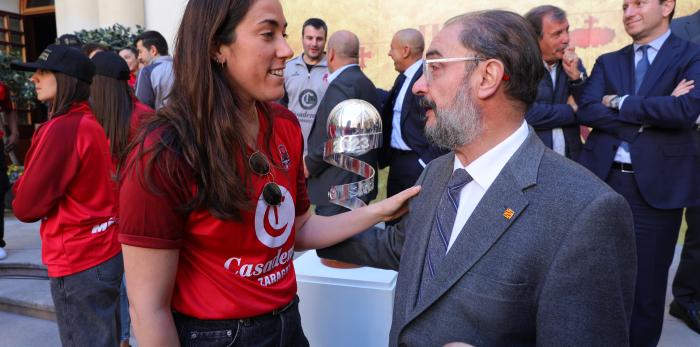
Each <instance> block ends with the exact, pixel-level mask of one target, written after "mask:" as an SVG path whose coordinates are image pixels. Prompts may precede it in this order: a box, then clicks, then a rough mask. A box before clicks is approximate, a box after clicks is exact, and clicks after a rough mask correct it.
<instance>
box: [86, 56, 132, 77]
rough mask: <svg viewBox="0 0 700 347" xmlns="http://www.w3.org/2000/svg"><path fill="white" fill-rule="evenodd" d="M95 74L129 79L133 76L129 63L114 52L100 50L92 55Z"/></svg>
mask: <svg viewBox="0 0 700 347" xmlns="http://www.w3.org/2000/svg"><path fill="white" fill-rule="evenodd" d="M92 62H93V63H94V64H95V74H97V75H102V76H107V77H111V78H114V79H118V80H124V81H128V80H129V77H131V72H130V71H129V65H126V62H125V61H124V59H122V57H120V56H119V55H118V54H117V53H114V52H98V53H97V54H95V55H94V56H93V57H92Z"/></svg>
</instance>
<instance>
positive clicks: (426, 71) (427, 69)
mask: <svg viewBox="0 0 700 347" xmlns="http://www.w3.org/2000/svg"><path fill="white" fill-rule="evenodd" d="M482 60H485V59H484V58H481V57H454V58H436V59H425V60H423V75H424V76H425V80H426V81H427V82H428V84H430V83H431V82H432V81H433V77H434V75H435V73H438V75H439V71H440V68H441V66H440V65H434V64H440V63H454V62H458V61H476V62H477V63H478V62H479V61H482Z"/></svg>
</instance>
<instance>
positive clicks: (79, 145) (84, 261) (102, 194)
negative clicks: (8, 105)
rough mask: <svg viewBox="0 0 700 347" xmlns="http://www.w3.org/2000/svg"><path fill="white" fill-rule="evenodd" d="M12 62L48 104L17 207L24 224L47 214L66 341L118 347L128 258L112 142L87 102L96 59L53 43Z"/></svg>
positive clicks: (48, 254)
mask: <svg viewBox="0 0 700 347" xmlns="http://www.w3.org/2000/svg"><path fill="white" fill-rule="evenodd" d="M11 67H12V68H13V69H16V70H23V71H34V74H33V75H32V77H31V81H32V82H34V84H35V87H36V92H37V97H38V99H39V100H41V101H43V102H46V103H48V104H49V120H48V121H47V122H46V123H44V124H42V125H41V126H40V127H39V128H38V129H37V130H36V132H35V133H34V136H33V138H32V144H31V147H30V148H29V151H28V152H27V155H26V158H25V171H24V174H23V175H22V176H21V177H20V179H19V180H18V181H17V183H16V184H15V186H14V193H15V199H14V201H13V203H12V207H13V210H14V213H15V216H17V219H19V220H21V221H23V222H28V223H29V222H36V221H38V220H41V229H40V235H41V243H42V260H43V262H44V264H46V266H47V268H48V272H49V278H50V284H51V296H52V297H53V302H54V306H55V309H56V321H57V323H58V329H59V333H60V337H61V343H62V344H63V345H64V346H115V345H116V344H117V343H118V337H117V320H116V318H117V302H118V299H119V287H120V285H121V280H122V274H123V263H122V256H121V249H120V247H119V244H118V243H117V242H116V241H117V233H118V230H117V224H116V217H117V187H116V184H115V182H114V181H113V180H112V179H111V172H112V159H111V156H110V155H109V145H108V141H107V137H106V136H105V132H104V130H103V129H102V127H101V126H100V124H99V123H98V122H97V120H96V119H95V116H94V115H93V113H92V110H91V109H90V106H89V105H88V102H87V101H88V98H89V96H90V83H91V82H92V78H93V75H94V74H95V65H94V64H93V63H92V62H91V61H90V59H88V58H87V57H86V56H84V55H83V54H82V53H80V51H78V50H76V49H73V48H70V47H68V46H63V45H49V46H48V47H47V48H46V49H45V50H44V51H43V52H42V53H41V55H40V56H39V58H38V59H37V61H36V62H33V63H24V64H20V63H13V64H11Z"/></svg>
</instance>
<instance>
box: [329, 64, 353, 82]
mask: <svg viewBox="0 0 700 347" xmlns="http://www.w3.org/2000/svg"><path fill="white" fill-rule="evenodd" d="M353 66H360V65H359V64H348V65H345V66H343V67H341V68H340V69H338V70H335V71H333V73H332V74H330V75H328V84H331V82H333V80H334V79H335V78H336V77H338V76H339V75H340V74H341V73H343V71H345V70H346V69H347V68H349V67H353Z"/></svg>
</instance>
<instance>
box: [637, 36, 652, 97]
mask: <svg viewBox="0 0 700 347" xmlns="http://www.w3.org/2000/svg"><path fill="white" fill-rule="evenodd" d="M637 50H640V51H642V59H641V60H640V61H639V62H638V63H637V66H636V67H635V68H634V93H635V94H637V93H639V87H640V86H641V85H642V82H644V75H646V73H647V70H649V56H648V55H647V51H648V50H649V45H644V46H640V47H639V48H637Z"/></svg>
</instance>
